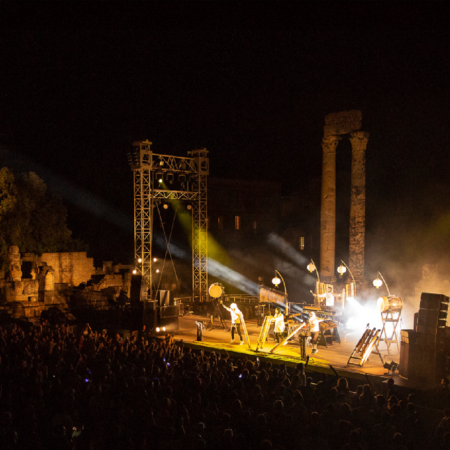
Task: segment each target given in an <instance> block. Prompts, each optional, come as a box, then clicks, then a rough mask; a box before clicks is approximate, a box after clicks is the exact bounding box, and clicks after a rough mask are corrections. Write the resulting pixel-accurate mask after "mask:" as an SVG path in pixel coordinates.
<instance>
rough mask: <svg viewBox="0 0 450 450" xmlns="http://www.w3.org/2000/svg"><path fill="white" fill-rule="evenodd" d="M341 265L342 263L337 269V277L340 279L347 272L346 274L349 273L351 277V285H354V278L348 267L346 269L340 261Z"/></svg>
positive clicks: (345, 265)
mask: <svg viewBox="0 0 450 450" xmlns="http://www.w3.org/2000/svg"><path fill="white" fill-rule="evenodd" d="M341 263H342V264H341V265H340V266H339V267H338V268H337V271H338V273H339V276H341V277H342V276H343V275H344V273H345V272H347V270H348V273H349V274H350V275H351V277H352V280H353V283H355V284H356V281H355V277H354V276H353V274H352V271H351V270H350V267H348V266H347V264H345V262H344V261H342V259H341Z"/></svg>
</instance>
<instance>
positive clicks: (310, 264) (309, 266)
mask: <svg viewBox="0 0 450 450" xmlns="http://www.w3.org/2000/svg"><path fill="white" fill-rule="evenodd" d="M306 268H307V269H308V270H309V271H310V272H311V273H313V272H314V271H315V270H316V265H315V264H314V263H313V262H310V263H309V264H308V265H307V266H306Z"/></svg>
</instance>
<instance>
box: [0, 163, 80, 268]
mask: <svg viewBox="0 0 450 450" xmlns="http://www.w3.org/2000/svg"><path fill="white" fill-rule="evenodd" d="M11 245H17V246H18V247H19V249H20V251H21V252H29V253H37V254H38V255H41V254H42V253H44V252H64V251H79V250H86V245H85V244H83V243H82V242H80V241H77V240H75V239H73V238H72V233H71V231H70V230H69V229H68V227H67V209H66V207H65V206H64V204H63V203H62V201H61V199H60V198H59V197H57V196H55V195H54V194H52V193H51V192H49V191H48V190H47V186H46V184H45V182H44V181H43V180H42V179H41V178H39V176H38V175H36V174H35V173H34V172H28V173H22V174H18V175H15V174H14V173H13V172H12V171H11V170H10V169H9V168H7V167H3V168H2V169H0V265H1V266H2V267H5V266H6V263H7V254H8V248H9V247H10V246H11Z"/></svg>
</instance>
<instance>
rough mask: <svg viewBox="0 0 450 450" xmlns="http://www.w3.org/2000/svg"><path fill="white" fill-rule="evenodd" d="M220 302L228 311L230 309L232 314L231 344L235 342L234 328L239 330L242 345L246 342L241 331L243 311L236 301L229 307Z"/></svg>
mask: <svg viewBox="0 0 450 450" xmlns="http://www.w3.org/2000/svg"><path fill="white" fill-rule="evenodd" d="M220 304H221V305H222V306H223V307H224V308H225V309H226V310H228V311H230V314H231V341H230V344H233V343H234V330H236V331H237V334H238V335H239V338H240V339H241V343H240V345H243V344H244V341H243V339H242V333H241V322H242V318H243V315H242V311H240V310H239V308H238V307H237V305H236V303H232V304H231V305H230V307H229V308H228V307H227V306H225V305H224V304H223V302H222V301H220Z"/></svg>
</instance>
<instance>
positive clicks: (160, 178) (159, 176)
mask: <svg viewBox="0 0 450 450" xmlns="http://www.w3.org/2000/svg"><path fill="white" fill-rule="evenodd" d="M155 179H156V181H158V183H162V182H163V174H162V172H156V173H155Z"/></svg>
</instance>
